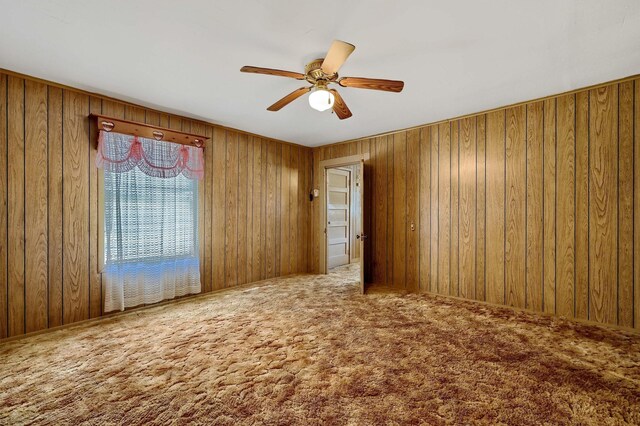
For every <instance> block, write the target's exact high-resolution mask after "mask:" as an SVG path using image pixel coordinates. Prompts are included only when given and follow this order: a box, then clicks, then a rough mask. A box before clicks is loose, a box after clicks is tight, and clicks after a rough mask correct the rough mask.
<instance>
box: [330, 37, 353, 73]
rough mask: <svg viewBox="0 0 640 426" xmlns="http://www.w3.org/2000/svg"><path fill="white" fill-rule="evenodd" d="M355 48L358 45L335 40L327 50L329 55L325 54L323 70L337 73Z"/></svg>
mask: <svg viewBox="0 0 640 426" xmlns="http://www.w3.org/2000/svg"><path fill="white" fill-rule="evenodd" d="M355 48H356V47H355V46H354V45H353V44H350V43H347V42H344V41H340V40H334V41H333V43H331V47H330V48H329V51H328V52H327V56H325V58H324V61H323V62H322V66H321V68H322V71H324V73H325V74H328V75H333V74H335V73H337V72H338V70H339V69H340V67H341V66H342V64H344V62H345V61H346V60H347V58H348V57H349V55H351V53H352V52H353V51H354V50H355Z"/></svg>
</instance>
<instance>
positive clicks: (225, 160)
mask: <svg viewBox="0 0 640 426" xmlns="http://www.w3.org/2000/svg"><path fill="white" fill-rule="evenodd" d="M169 120H171V117H169ZM228 133H229V132H227V131H226V130H225V131H224V186H223V188H224V226H225V228H226V227H227V210H228V209H227V159H228V156H227V136H228ZM223 247H224V250H223V251H224V254H223V255H224V262H222V270H223V272H222V288H225V287H226V286H227V231H226V229H224V246H223Z"/></svg>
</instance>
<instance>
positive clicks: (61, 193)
mask: <svg viewBox="0 0 640 426" xmlns="http://www.w3.org/2000/svg"><path fill="white" fill-rule="evenodd" d="M64 98H65V96H64V90H62V91H60V99H61V104H60V123H61V125H60V150H61V151H62V152H61V154H62V155H61V160H60V168H61V170H60V185H61V188H60V197H61V199H62V203H61V204H62V211H61V212H60V217H61V220H60V225H61V226H62V230H61V232H60V239H61V241H60V248H61V251H62V253H61V256H60V257H61V259H60V266H61V268H60V278H61V282H60V321H61V323H62V324H64V269H65V268H64V266H65V265H64V210H65V209H64V205H65V203H64V145H65V144H64ZM47 160H48V159H47Z"/></svg>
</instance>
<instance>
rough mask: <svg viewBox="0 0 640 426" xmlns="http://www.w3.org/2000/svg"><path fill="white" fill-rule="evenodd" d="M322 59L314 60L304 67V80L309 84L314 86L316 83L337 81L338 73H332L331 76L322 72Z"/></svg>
mask: <svg viewBox="0 0 640 426" xmlns="http://www.w3.org/2000/svg"><path fill="white" fill-rule="evenodd" d="M323 61H324V58H319V59H314V60H313V61H311V62H309V63H308V64H307V65H306V66H305V67H304V72H305V78H306V80H307V81H308V82H309V83H311V84H316V83H317V82H320V81H324V82H327V83H328V82H331V81H336V80H337V79H338V73H334V74H332V75H327V74H325V73H324V71H322V62H323Z"/></svg>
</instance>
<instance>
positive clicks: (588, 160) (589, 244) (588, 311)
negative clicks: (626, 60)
mask: <svg viewBox="0 0 640 426" xmlns="http://www.w3.org/2000/svg"><path fill="white" fill-rule="evenodd" d="M587 126H588V129H587V216H588V217H587V241H588V244H587V259H588V260H587V319H590V318H591V90H587Z"/></svg>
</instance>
